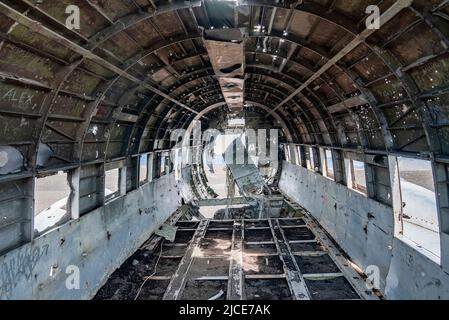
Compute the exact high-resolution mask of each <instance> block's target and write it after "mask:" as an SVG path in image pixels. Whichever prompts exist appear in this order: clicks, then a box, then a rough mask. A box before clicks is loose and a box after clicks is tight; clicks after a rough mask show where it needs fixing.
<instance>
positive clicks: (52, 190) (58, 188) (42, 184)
mask: <svg viewBox="0 0 449 320" xmlns="http://www.w3.org/2000/svg"><path fill="white" fill-rule="evenodd" d="M67 178H68V175H67V173H66V172H63V171H59V172H58V173H56V174H53V175H51V176H46V177H41V178H36V179H35V202H34V213H35V216H34V232H35V234H36V235H40V234H42V233H44V232H46V231H48V230H50V229H52V228H54V227H56V226H58V225H60V224H61V223H63V222H65V221H67V220H69V210H68V199H69V196H70V192H71V191H70V186H69V184H68V180H67Z"/></svg>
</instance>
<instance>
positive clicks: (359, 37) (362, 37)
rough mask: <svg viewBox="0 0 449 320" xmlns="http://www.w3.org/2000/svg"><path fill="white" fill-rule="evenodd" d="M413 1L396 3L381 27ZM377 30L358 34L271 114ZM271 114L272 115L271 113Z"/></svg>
mask: <svg viewBox="0 0 449 320" xmlns="http://www.w3.org/2000/svg"><path fill="white" fill-rule="evenodd" d="M412 2H413V0H399V1H396V2H395V3H394V4H393V5H392V6H391V7H390V8H389V9H388V10H387V11H385V12H384V13H383V14H382V15H381V16H380V26H383V25H385V24H386V23H387V22H389V21H390V20H391V19H393V18H394V17H395V16H396V15H397V14H399V12H401V11H402V10H403V9H405V8H407V7H409V6H410V5H411V4H412ZM376 31H377V30H376V29H368V28H367V29H365V30H364V31H362V32H361V33H360V34H358V35H357V36H356V37H355V38H354V39H353V40H352V41H351V42H350V43H349V44H347V45H346V46H345V47H344V48H343V49H342V50H340V52H338V53H337V54H336V55H335V56H334V57H332V58H331V59H330V60H329V61H327V62H326V63H325V64H324V65H323V66H322V67H321V68H320V69H319V70H318V71H317V72H315V73H314V74H313V75H312V76H311V77H310V78H309V79H307V80H306V81H305V82H304V83H303V84H302V85H301V86H300V87H299V88H298V89H296V90H295V91H294V92H293V93H292V94H291V95H290V96H288V97H287V98H286V99H285V100H283V101H282V102H281V103H280V104H279V105H277V106H276V108H274V109H273V110H272V111H271V112H274V111H276V110H277V109H279V108H280V107H282V106H283V105H284V104H286V103H287V102H288V101H290V100H291V99H292V98H293V97H295V96H296V95H297V94H299V93H300V92H302V91H303V90H304V89H305V88H307V87H308V86H309V85H310V84H312V83H313V82H314V81H315V80H317V79H318V78H319V77H321V75H322V74H324V73H325V72H326V71H328V70H329V69H330V68H332V67H333V66H334V65H335V64H336V63H337V62H339V61H340V60H341V59H342V58H344V57H345V56H346V55H347V54H348V53H350V52H351V51H352V50H354V49H355V48H356V47H358V46H359V45H360V44H362V43H363V42H365V40H366V39H367V38H368V37H370V36H371V35H372V34H374V33H375V32H376ZM271 112H270V113H271Z"/></svg>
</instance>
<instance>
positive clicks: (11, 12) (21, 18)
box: [0, 2, 198, 114]
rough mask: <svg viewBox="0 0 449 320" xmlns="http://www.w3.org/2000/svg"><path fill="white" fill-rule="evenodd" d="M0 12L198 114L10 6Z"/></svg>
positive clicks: (3, 7) (1, 3) (0, 8)
mask: <svg viewBox="0 0 449 320" xmlns="http://www.w3.org/2000/svg"><path fill="white" fill-rule="evenodd" d="M0 11H1V12H2V14H4V15H6V16H7V17H8V18H10V19H12V20H14V21H16V22H17V23H20V24H22V25H24V26H25V27H27V28H28V29H30V30H32V31H33V32H36V33H38V34H40V35H42V36H44V37H47V38H49V39H52V40H54V41H56V42H57V43H59V44H61V45H63V46H64V47H66V48H68V49H70V50H72V51H73V52H76V53H78V54H80V55H81V56H83V57H84V58H85V59H88V60H91V61H93V62H95V63H97V64H99V65H100V66H102V67H104V68H106V69H108V70H110V71H112V72H114V73H116V74H117V75H119V76H121V77H124V78H126V79H128V80H130V81H132V82H136V83H141V84H142V87H144V88H145V89H148V90H150V91H152V92H154V93H156V94H158V95H160V96H162V97H164V98H165V99H167V100H169V101H171V102H173V103H175V104H177V105H178V106H180V107H182V108H184V109H186V110H189V111H190V112H193V113H195V114H198V112H197V111H196V110H193V109H191V108H189V107H188V106H186V105H185V104H183V103H181V102H179V101H178V100H176V99H174V98H172V97H171V96H169V95H167V94H166V93H164V92H162V91H161V90H159V89H157V88H155V87H153V86H151V85H149V84H147V83H142V80H140V79H138V78H136V77H135V76H133V75H131V74H129V73H128V72H127V69H126V70H123V69H121V68H119V67H117V66H115V65H113V64H112V63H110V62H108V61H106V60H105V59H103V58H101V57H99V56H97V55H96V54H94V53H93V52H91V51H90V50H88V49H85V48H83V47H82V46H80V45H78V44H76V43H74V42H73V41H71V40H69V39H67V38H66V37H64V36H62V35H60V34H59V33H56V32H54V31H53V30H51V29H49V28H47V27H45V26H43V25H42V24H41V23H39V22H37V21H35V20H33V19H31V18H29V17H27V16H25V15H23V14H22V13H20V12H18V11H17V10H15V9H13V8H11V7H10V6H8V5H6V4H4V3H3V2H0Z"/></svg>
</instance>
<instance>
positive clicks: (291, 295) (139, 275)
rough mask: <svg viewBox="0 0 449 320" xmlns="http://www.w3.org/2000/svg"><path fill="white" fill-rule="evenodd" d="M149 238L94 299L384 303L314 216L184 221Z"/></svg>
mask: <svg viewBox="0 0 449 320" xmlns="http://www.w3.org/2000/svg"><path fill="white" fill-rule="evenodd" d="M176 227H177V232H176V238H175V240H174V241H173V242H168V241H167V240H162V238H159V237H157V236H156V237H154V236H153V237H152V238H150V239H149V240H148V241H147V242H146V244H144V245H143V246H142V247H141V248H140V249H139V250H138V251H137V252H136V253H134V254H133V255H132V256H131V257H130V258H129V259H128V260H127V261H126V262H125V263H124V264H123V265H122V266H121V267H120V268H119V269H118V270H116V271H115V272H114V273H113V274H112V276H111V277H110V278H109V279H108V281H107V282H106V284H105V285H104V286H103V287H102V288H101V289H100V290H99V292H98V293H97V295H96V296H95V299H113V300H115V299H142V300H154V299H168V300H171V299H186V300H208V299H210V300H214V299H217V300H224V299H232V300H239V299H246V300H259V299H262V300H278V299H283V300H291V299H296V300H307V299H313V300H320V299H351V300H352V299H377V296H376V295H375V294H373V293H372V292H370V291H369V290H367V289H366V285H365V282H364V280H363V277H362V276H361V275H360V274H358V273H357V272H356V270H355V269H354V268H353V267H352V265H351V263H349V261H348V260H347V259H346V258H345V256H344V254H342V252H340V250H339V249H338V248H337V247H336V246H335V245H334V243H333V242H332V241H331V240H330V239H329V237H328V236H327V235H326V234H325V233H324V231H323V230H322V229H321V227H320V226H318V225H317V224H316V223H315V222H314V221H313V220H312V219H311V218H310V217H309V215H305V216H303V217H302V218H278V219H260V220H252V219H245V220H209V219H206V220H201V221H178V222H176Z"/></svg>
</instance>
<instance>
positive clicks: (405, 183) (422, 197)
mask: <svg viewBox="0 0 449 320" xmlns="http://www.w3.org/2000/svg"><path fill="white" fill-rule="evenodd" d="M397 165H398V172H399V179H398V180H399V197H400V199H401V211H400V216H399V219H400V221H399V233H400V234H401V235H402V236H403V237H405V238H407V240H410V241H413V242H414V243H415V244H416V245H418V246H419V247H421V248H423V249H425V251H424V252H428V253H429V256H430V257H432V256H434V258H437V260H439V258H440V227H439V221H438V212H437V203H436V195H435V185H434V179H433V173H432V164H431V162H430V161H426V160H419V159H411V158H404V157H398V158H397Z"/></svg>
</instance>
